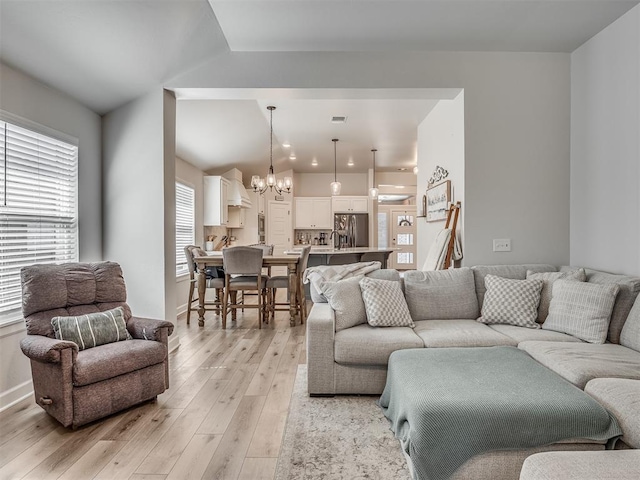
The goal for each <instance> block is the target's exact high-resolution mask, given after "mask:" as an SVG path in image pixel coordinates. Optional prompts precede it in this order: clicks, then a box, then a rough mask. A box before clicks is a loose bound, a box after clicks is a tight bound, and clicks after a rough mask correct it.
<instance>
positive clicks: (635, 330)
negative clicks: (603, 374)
mask: <svg viewBox="0 0 640 480" xmlns="http://www.w3.org/2000/svg"><path fill="white" fill-rule="evenodd" d="M620 345H624V346H625V347H628V348H633V349H634V350H635V351H636V352H640V296H638V297H636V301H635V303H634V304H633V308H632V309H631V311H630V312H629V316H628V317H627V321H626V322H624V328H623V329H622V333H621V334H620ZM638 448H640V447H638Z"/></svg>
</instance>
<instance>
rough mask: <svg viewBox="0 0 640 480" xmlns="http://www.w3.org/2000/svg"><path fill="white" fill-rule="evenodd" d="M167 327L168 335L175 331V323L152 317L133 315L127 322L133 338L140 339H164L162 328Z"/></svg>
mask: <svg viewBox="0 0 640 480" xmlns="http://www.w3.org/2000/svg"><path fill="white" fill-rule="evenodd" d="M165 328H166V329H167V330H166V332H167V334H166V335H167V336H169V335H171V334H172V333H173V323H171V322H167V321H165V320H154V319H152V318H140V317H131V318H130V319H129V321H128V322H127V330H129V333H130V334H131V336H132V337H133V338H137V339H140V340H153V341H156V342H160V341H162V338H163V335H162V333H161V332H162V330H163V329H165Z"/></svg>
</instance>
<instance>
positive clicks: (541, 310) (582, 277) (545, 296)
mask: <svg viewBox="0 0 640 480" xmlns="http://www.w3.org/2000/svg"><path fill="white" fill-rule="evenodd" d="M527 279H540V280H542V290H541V291H540V305H539V306H538V318H537V320H536V322H538V323H541V324H542V323H544V321H545V320H546V319H547V316H548V315H549V305H550V304H551V297H552V295H553V283H554V282H555V281H556V280H560V279H565V280H575V281H576V282H586V281H587V274H586V273H585V271H584V268H579V269H577V270H573V271H570V272H532V271H531V270H527Z"/></svg>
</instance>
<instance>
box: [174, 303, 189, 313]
mask: <svg viewBox="0 0 640 480" xmlns="http://www.w3.org/2000/svg"><path fill="white" fill-rule="evenodd" d="M186 311H187V304H186V303H183V304H182V305H178V307H176V316H179V315H182V314H183V313H186Z"/></svg>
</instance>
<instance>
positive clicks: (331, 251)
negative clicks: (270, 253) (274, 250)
mask: <svg viewBox="0 0 640 480" xmlns="http://www.w3.org/2000/svg"><path fill="white" fill-rule="evenodd" d="M301 250H302V248H301V247H294V248H293V249H292V250H288V251H286V252H285V253H287V254H292V255H295V254H299V253H300V251H301ZM394 250H398V249H397V248H378V247H354V248H341V249H340V250H338V249H337V248H333V247H330V246H316V245H313V246H312V247H311V251H310V252H309V255H339V254H347V253H378V252H393V251H394Z"/></svg>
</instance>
